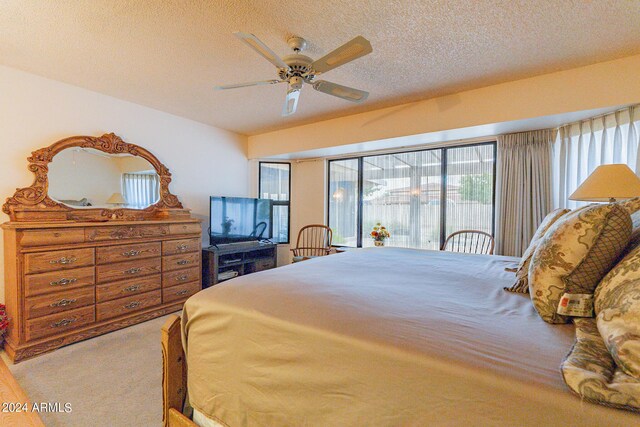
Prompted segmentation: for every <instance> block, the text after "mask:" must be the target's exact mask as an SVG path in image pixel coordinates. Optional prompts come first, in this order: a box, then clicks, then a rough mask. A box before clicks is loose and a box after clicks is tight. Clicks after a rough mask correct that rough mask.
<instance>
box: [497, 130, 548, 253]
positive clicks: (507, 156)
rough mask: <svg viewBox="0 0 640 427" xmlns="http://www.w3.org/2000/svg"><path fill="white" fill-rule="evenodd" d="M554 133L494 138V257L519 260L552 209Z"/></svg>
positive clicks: (522, 134) (543, 131)
mask: <svg viewBox="0 0 640 427" xmlns="http://www.w3.org/2000/svg"><path fill="white" fill-rule="evenodd" d="M554 139H555V131H554V130H551V129H543V130H536V131H531V132H521V133H514V134H509V135H500V136H499V137H498V157H497V162H498V163H497V172H498V173H497V176H496V253H497V254H499V255H510V256H521V255H522V254H523V252H524V251H525V250H526V249H527V246H529V243H530V242H531V238H532V237H533V234H534V233H535V232H536V230H537V228H538V226H539V225H540V223H541V222H542V220H543V219H544V217H545V216H546V215H547V214H548V213H549V212H550V211H551V209H552V190H551V178H552V170H551V160H552V152H553V141H554Z"/></svg>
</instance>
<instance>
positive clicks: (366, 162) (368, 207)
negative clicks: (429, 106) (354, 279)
mask: <svg viewBox="0 0 640 427" xmlns="http://www.w3.org/2000/svg"><path fill="white" fill-rule="evenodd" d="M495 150H496V145H495V143H482V144H474V145H465V146H458V147H450V148H438V149H431V150H420V151H412V152H406V153H395V154H383V155H376V156H363V157H358V158H352V159H339V160H331V161H329V185H328V188H329V195H328V200H329V203H328V205H329V206H328V215H329V226H330V227H331V229H332V230H333V236H334V238H333V241H334V244H336V245H344V246H357V247H368V246H373V241H372V240H371V239H370V238H368V235H369V232H370V231H371V229H372V228H373V226H374V225H375V224H376V223H378V222H380V223H382V224H383V225H384V226H386V227H387V228H388V229H389V231H390V232H391V235H392V237H391V239H390V245H392V246H398V247H406V248H418V249H439V248H440V247H441V246H442V244H443V243H444V239H445V238H446V236H447V235H448V234H450V233H452V232H454V231H458V230H464V229H474V230H482V231H486V232H488V233H490V234H493V232H494V213H495V209H494V187H495V183H494V176H495Z"/></svg>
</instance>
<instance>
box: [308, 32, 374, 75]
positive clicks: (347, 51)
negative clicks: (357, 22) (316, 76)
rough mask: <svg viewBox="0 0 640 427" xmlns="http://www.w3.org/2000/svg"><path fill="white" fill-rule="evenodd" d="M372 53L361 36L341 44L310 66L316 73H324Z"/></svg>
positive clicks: (367, 43)
mask: <svg viewBox="0 0 640 427" xmlns="http://www.w3.org/2000/svg"><path fill="white" fill-rule="evenodd" d="M371 52H373V48H372V47H371V43H369V40H367V39H365V38H364V37H362V36H358V37H356V38H354V39H353V40H351V41H349V42H347V43H345V44H343V45H342V46H340V47H339V48H337V49H336V50H334V51H332V52H329V53H328V54H326V55H325V56H323V57H322V58H320V59H318V60H316V61H314V62H313V63H312V64H311V68H313V69H314V70H315V71H316V73H326V72H327V71H329V70H333V69H334V68H336V67H339V66H341V65H344V64H346V63H347V62H350V61H353V60H354V59H358V58H360V57H361V56H365V55H368V54H370V53H371Z"/></svg>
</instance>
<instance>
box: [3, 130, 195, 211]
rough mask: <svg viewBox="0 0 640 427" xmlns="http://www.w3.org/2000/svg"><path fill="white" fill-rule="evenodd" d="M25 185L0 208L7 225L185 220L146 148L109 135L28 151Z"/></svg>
mask: <svg viewBox="0 0 640 427" xmlns="http://www.w3.org/2000/svg"><path fill="white" fill-rule="evenodd" d="M27 160H28V161H29V170H31V171H32V172H33V173H34V174H35V175H36V178H35V181H34V182H33V184H32V185H31V186H30V187H25V188H19V189H18V190H16V193H15V194H14V195H13V197H10V198H8V199H7V202H6V203H5V204H4V206H3V208H2V210H3V211H4V212H5V213H6V214H8V215H9V216H10V217H11V220H12V221H47V220H50V221H64V220H75V221H109V220H144V219H154V218H167V217H172V218H175V217H176V216H188V215H189V213H188V212H189V211H188V210H185V209H183V208H182V204H181V203H180V201H179V200H178V198H177V197H176V196H174V195H173V194H171V192H170V191H169V183H170V182H171V174H170V173H169V170H168V169H167V168H166V167H165V166H164V165H163V164H162V163H160V161H159V160H158V159H157V158H156V157H155V156H154V155H153V154H151V153H150V152H149V151H147V150H146V149H144V148H142V147H140V146H137V145H134V144H129V143H126V142H124V141H123V140H122V139H121V138H120V137H118V136H117V135H115V134H113V133H110V134H105V135H102V136H101V137H91V136H74V137H70V138H66V139H63V140H61V141H58V142H56V143H54V144H52V145H50V146H49V147H46V148H43V149H40V150H37V151H34V152H33V153H32V154H31V157H29V158H28V159H27Z"/></svg>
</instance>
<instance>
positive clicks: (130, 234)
mask: <svg viewBox="0 0 640 427" xmlns="http://www.w3.org/2000/svg"><path fill="white" fill-rule="evenodd" d="M167 234H169V227H168V226H166V225H131V226H126V225H123V226H113V227H92V228H89V227H87V228H86V229H85V239H86V240H87V241H89V242H99V241H104V240H124V239H140V238H144V237H162V236H166V235H167Z"/></svg>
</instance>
